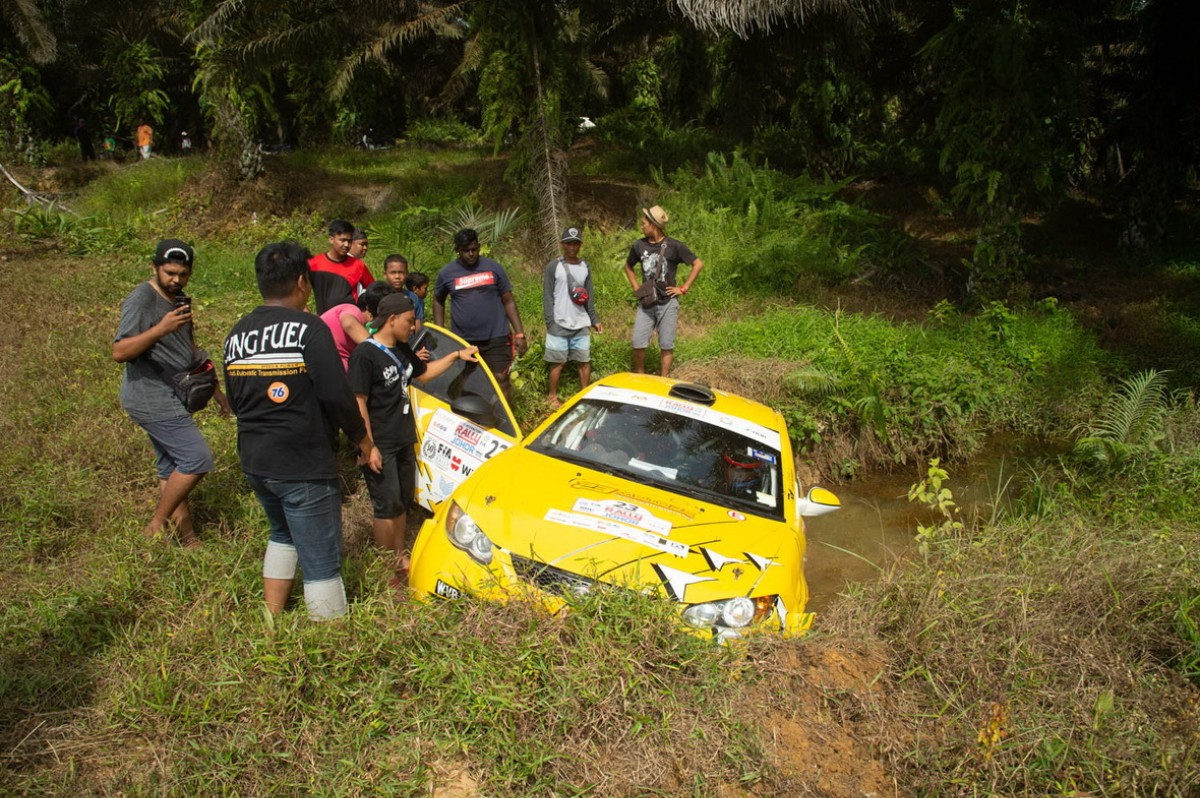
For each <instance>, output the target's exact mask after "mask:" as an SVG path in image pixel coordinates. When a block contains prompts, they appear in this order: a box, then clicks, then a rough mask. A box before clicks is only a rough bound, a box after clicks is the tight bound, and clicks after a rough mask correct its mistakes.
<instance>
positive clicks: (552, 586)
mask: <svg viewBox="0 0 1200 798" xmlns="http://www.w3.org/2000/svg"><path fill="white" fill-rule="evenodd" d="M512 564H513V570H514V571H516V572H517V576H519V577H521V579H523V580H525V581H526V582H528V583H529V584H531V585H534V586H536V587H538V588H540V589H541V590H544V591H546V592H547V593H553V594H555V595H558V596H563V597H564V598H570V597H571V596H577V595H579V594H580V593H586V592H587V591H589V590H591V589H592V586H593V585H595V584H596V582H595V580H594V579H588V578H587V577H583V576H580V575H579V574H573V573H571V572H570V571H564V570H563V569H561V568H555V567H554V566H552V565H546V564H545V563H542V562H538V561H537V560H530V559H526V558H525V557H518V556H517V555H515V554H514V555H512Z"/></svg>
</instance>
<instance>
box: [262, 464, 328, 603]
mask: <svg viewBox="0 0 1200 798" xmlns="http://www.w3.org/2000/svg"><path fill="white" fill-rule="evenodd" d="M246 481H247V482H249V483H250V487H251V488H252V489H253V490H254V493H255V495H257V496H258V501H259V503H260V504H261V505H262V507H263V510H265V511H266V513H267V521H268V523H269V524H270V526H271V540H273V541H275V542H276V543H283V544H285V545H288V546H295V547H296V555H297V556H298V557H299V559H300V568H301V570H302V571H303V572H304V581H305V582H320V581H322V580H325V579H332V578H334V577H336V576H339V575H340V574H341V572H342V496H341V491H340V490H339V489H338V482H337V480H336V479H313V480H307V481H301V482H284V481H282V480H278V479H268V478H266V477H260V476H256V475H254V474H246Z"/></svg>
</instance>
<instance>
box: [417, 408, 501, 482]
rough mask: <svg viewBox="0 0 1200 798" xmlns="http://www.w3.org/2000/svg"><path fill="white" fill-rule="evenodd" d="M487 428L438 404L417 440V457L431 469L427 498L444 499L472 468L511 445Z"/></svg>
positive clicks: (473, 470) (471, 471)
mask: <svg viewBox="0 0 1200 798" xmlns="http://www.w3.org/2000/svg"><path fill="white" fill-rule="evenodd" d="M511 445H512V444H510V443H509V442H508V441H506V440H505V439H504V438H501V437H500V436H498V435H495V434H493V433H492V432H490V431H489V430H486V429H484V428H483V427H480V426H478V425H476V424H473V423H472V422H470V421H467V420H466V419H464V418H462V417H461V416H457V415H455V414H454V413H451V412H450V411H449V410H446V409H445V408H438V409H437V411H436V412H434V414H433V418H432V419H430V421H429V427H428V429H426V431H425V440H424V442H423V443H422V444H421V460H422V462H424V463H425V464H426V465H427V466H428V467H429V469H430V471H431V479H430V482H431V486H430V487H431V493H432V494H433V495H432V496H431V497H430V498H431V499H432V500H433V501H434V502H435V503H436V502H440V501H442V500H444V499H445V498H446V497H447V496H449V495H450V494H451V493H452V492H453V491H454V489H455V488H457V487H458V486H459V484H461V483H462V482H463V480H465V479H466V478H467V477H469V476H471V474H474V473H475V469H477V468H479V466H481V465H483V464H484V463H485V462H486V461H488V460H490V459H491V458H493V457H495V456H496V455H497V454H499V453H500V452H502V451H504V450H505V449H507V448H509V446H511Z"/></svg>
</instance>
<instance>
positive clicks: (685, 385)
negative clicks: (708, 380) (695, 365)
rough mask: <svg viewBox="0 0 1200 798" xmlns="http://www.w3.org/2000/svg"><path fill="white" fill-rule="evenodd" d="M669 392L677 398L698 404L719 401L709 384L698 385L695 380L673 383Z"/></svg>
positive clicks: (709, 403)
mask: <svg viewBox="0 0 1200 798" xmlns="http://www.w3.org/2000/svg"><path fill="white" fill-rule="evenodd" d="M668 393H669V394H670V395H671V396H673V397H675V398H676V399H682V400H683V401H685V402H695V403H696V404H698V405H711V404H713V403H714V402H716V401H717V397H716V395H714V394H713V392H712V388H709V387H708V386H707V385H697V384H696V383H694V382H681V383H679V384H678V385H673V386H671V390H670V391H668Z"/></svg>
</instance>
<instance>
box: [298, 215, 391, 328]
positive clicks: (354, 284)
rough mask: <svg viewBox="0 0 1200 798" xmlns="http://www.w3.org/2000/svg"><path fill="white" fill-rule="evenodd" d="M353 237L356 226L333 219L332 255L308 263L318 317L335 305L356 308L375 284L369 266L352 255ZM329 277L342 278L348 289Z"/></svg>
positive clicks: (328, 253)
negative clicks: (362, 297)
mask: <svg viewBox="0 0 1200 798" xmlns="http://www.w3.org/2000/svg"><path fill="white" fill-rule="evenodd" d="M353 237H354V225H352V224H350V223H349V222H347V221H345V220H343V219H334V220H333V221H332V222H330V223H329V251H328V252H324V253H322V254H320V255H316V256H314V257H313V258H311V259H310V260H309V261H308V267H309V268H310V269H311V270H312V272H313V294H314V296H315V298H316V304H317V315H320V314H322V313H324V312H325V311H327V310H329V309H330V308H331V307H333V306H335V305H341V304H347V303H349V304H353V303H354V301H355V300H357V299H358V297H359V295H360V294H362V292H363V291H365V290H366V288H367V286H369V285H370V284H371V283H373V282H375V278H374V277H372V276H371V270H370V269H368V268H367V264H365V263H363V262H362V261H361V260H359V259H358V258H356V257H354V256H353V255H351V254H350V242H351V240H352V239H353ZM317 275H321V276H320V277H318V276H317ZM326 275H336V276H338V277H341V278H342V279H343V280H345V285H343V284H342V283H340V282H338V281H337V280H333V279H331V278H330V277H327V276H326Z"/></svg>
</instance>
